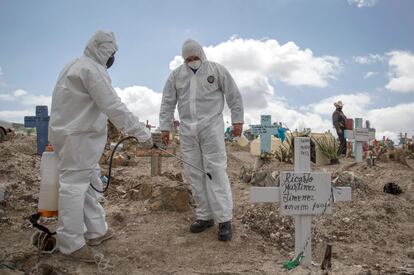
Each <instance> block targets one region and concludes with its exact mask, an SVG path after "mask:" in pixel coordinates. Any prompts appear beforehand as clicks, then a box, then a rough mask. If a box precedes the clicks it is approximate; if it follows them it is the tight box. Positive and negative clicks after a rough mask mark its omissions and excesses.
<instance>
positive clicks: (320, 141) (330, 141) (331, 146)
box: [312, 135, 339, 160]
mask: <svg viewBox="0 0 414 275" xmlns="http://www.w3.org/2000/svg"><path fill="white" fill-rule="evenodd" d="M312 139H313V141H314V142H315V143H316V144H317V145H318V146H319V149H320V150H321V153H322V154H323V155H324V156H325V157H327V158H328V159H329V160H336V159H338V149H339V145H338V142H337V141H336V139H335V137H334V136H332V135H323V136H319V137H312Z"/></svg>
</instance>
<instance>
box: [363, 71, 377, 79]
mask: <svg viewBox="0 0 414 275" xmlns="http://www.w3.org/2000/svg"><path fill="white" fill-rule="evenodd" d="M377 74H378V72H367V73H366V74H365V76H364V78H365V79H368V78H370V77H373V76H376V75H377Z"/></svg>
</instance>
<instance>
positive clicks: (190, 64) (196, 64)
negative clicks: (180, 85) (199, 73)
mask: <svg viewBox="0 0 414 275" xmlns="http://www.w3.org/2000/svg"><path fill="white" fill-rule="evenodd" d="M187 65H188V67H190V68H191V69H193V70H198V68H200V66H201V60H194V61H190V62H188V63H187Z"/></svg>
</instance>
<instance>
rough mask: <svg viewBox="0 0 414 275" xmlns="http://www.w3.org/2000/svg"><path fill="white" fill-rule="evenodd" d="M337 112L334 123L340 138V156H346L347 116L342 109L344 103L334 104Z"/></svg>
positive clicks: (333, 116) (334, 115)
mask: <svg viewBox="0 0 414 275" xmlns="http://www.w3.org/2000/svg"><path fill="white" fill-rule="evenodd" d="M334 106H335V108H336V110H335V111H334V112H333V114H332V123H333V126H334V128H335V129H336V133H337V134H338V138H339V149H338V155H342V154H343V155H346V139H345V129H346V116H345V115H344V113H343V112H342V107H343V106H344V104H343V103H342V101H338V102H335V103H334Z"/></svg>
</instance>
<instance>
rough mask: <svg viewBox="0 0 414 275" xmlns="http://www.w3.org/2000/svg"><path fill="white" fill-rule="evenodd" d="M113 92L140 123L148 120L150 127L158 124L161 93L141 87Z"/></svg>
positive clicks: (118, 89)
mask: <svg viewBox="0 0 414 275" xmlns="http://www.w3.org/2000/svg"><path fill="white" fill-rule="evenodd" d="M115 91H116V92H117V94H118V96H119V97H120V98H121V100H122V102H123V103H125V104H126V106H127V107H128V109H129V110H130V111H131V112H132V113H133V114H134V115H136V116H138V117H139V120H140V121H143V122H146V121H147V120H148V122H149V123H150V124H151V125H158V124H159V118H158V114H159V111H160V104H161V98H162V94H161V93H157V92H155V91H153V90H151V89H149V88H147V87H143V86H131V87H126V88H124V89H121V88H115Z"/></svg>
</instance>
